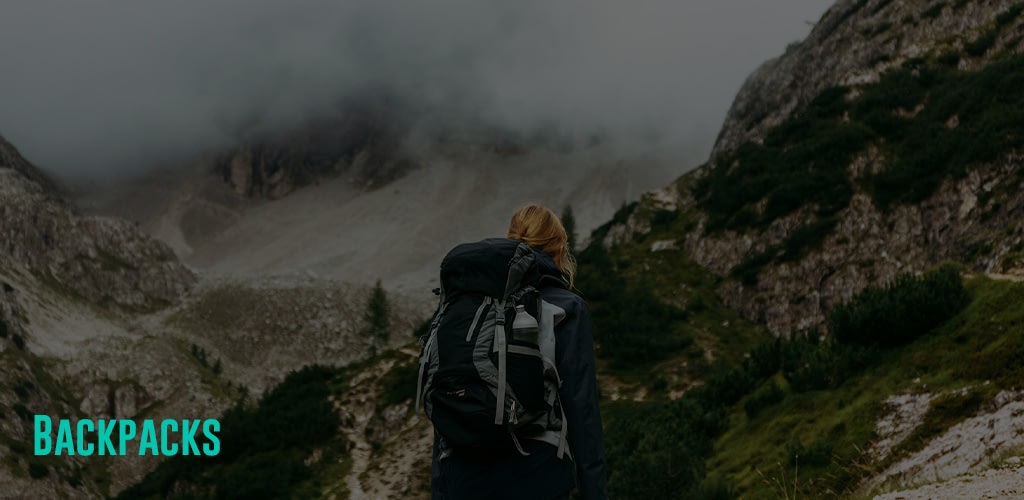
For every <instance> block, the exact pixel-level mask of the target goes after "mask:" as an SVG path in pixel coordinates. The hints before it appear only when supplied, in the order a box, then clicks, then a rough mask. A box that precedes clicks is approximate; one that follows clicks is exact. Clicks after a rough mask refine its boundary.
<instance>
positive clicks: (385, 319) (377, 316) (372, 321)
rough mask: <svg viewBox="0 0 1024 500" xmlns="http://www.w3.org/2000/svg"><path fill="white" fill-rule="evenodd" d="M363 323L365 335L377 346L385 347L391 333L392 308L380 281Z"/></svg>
mask: <svg viewBox="0 0 1024 500" xmlns="http://www.w3.org/2000/svg"><path fill="white" fill-rule="evenodd" d="M363 322H364V323H365V325H366V326H365V327H364V329H363V334H364V335H365V336H367V337H369V338H370V339H371V340H372V341H373V343H374V345H375V346H383V345H384V344H385V343H386V342H387V340H388V334H389V333H390V331H391V306H390V305H388V295H387V292H385V291H384V287H383V286H381V284H380V279H378V280H377V283H376V284H375V285H374V287H373V291H371V292H370V300H369V302H367V304H366V311H365V312H364V313H363Z"/></svg>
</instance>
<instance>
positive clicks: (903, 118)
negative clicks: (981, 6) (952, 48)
mask: <svg viewBox="0 0 1024 500" xmlns="http://www.w3.org/2000/svg"><path fill="white" fill-rule="evenodd" d="M1022 9H1024V4H1020V5H1018V6H1017V7H1014V8H1011V9H1010V10H1008V11H1007V12H1005V13H1003V14H1001V15H1000V16H999V19H1001V20H1002V21H999V20H997V22H996V23H995V25H994V26H993V27H992V33H995V35H993V38H992V41H985V40H982V38H984V36H982V37H979V39H978V40H976V41H975V42H974V43H975V44H981V45H985V46H984V47H981V45H978V46H977V47H975V46H974V45H972V44H967V45H968V46H967V47H966V48H965V51H966V52H967V54H969V55H971V54H973V53H975V52H977V51H979V50H980V51H982V52H984V51H985V50H988V47H989V46H991V44H992V43H994V39H995V38H994V37H995V36H996V35H998V33H999V32H1000V30H1002V29H1003V28H1004V27H1005V25H1007V24H1008V23H1009V22H1011V20H1012V19H1014V18H1016V17H1017V16H1018V15H1019V14H1020V11H1021V10H1022ZM958 60H959V55H958V54H956V53H949V52H946V53H943V54H940V55H938V56H936V60H935V61H932V62H929V61H928V60H924V59H919V60H912V61H908V62H907V63H906V64H905V65H904V67H903V68H900V69H896V70H893V71H891V72H889V73H887V74H885V75H884V76H883V77H882V78H881V80H880V81H879V82H878V83H876V84H872V85H867V86H864V87H863V88H861V89H859V95H858V96H857V97H855V98H848V95H850V89H849V88H845V87H835V88H831V89H828V90H826V91H824V92H822V93H821V94H820V95H819V96H818V97H817V98H816V99H814V100H813V101H812V102H811V103H810V104H809V105H808V106H807V107H806V108H805V109H803V110H801V111H799V112H797V113H795V114H794V115H792V116H791V117H790V118H788V119H787V120H785V121H784V122H783V123H782V124H780V125H779V126H777V127H775V128H774V129H772V130H771V131H769V132H768V134H767V135H766V137H765V139H764V141H763V143H755V142H748V143H745V144H742V145H741V146H739V147H738V148H736V149H735V150H734V151H732V152H730V153H728V154H724V155H722V156H721V157H720V158H719V159H718V162H717V165H716V167H715V168H713V169H711V170H710V171H709V172H708V174H707V175H706V176H705V177H704V178H702V179H701V180H700V181H698V182H697V183H695V185H694V186H693V192H694V194H695V196H696V197H697V198H698V200H699V206H700V207H701V208H702V209H703V210H704V211H705V212H706V213H707V215H708V221H707V225H706V230H707V231H708V232H716V231H722V230H748V229H750V228H755V229H757V228H764V227H766V226H767V225H768V224H770V223H771V222H772V221H775V220H777V219H779V218H780V217H784V216H787V215H790V214H793V213H795V212H797V211H798V210H800V209H808V211H807V212H806V215H807V222H805V223H804V226H802V227H800V228H798V229H797V230H796V231H794V233H793V234H792V235H791V236H790V238H789V239H788V240H787V241H786V242H785V243H784V244H782V245H781V246H776V247H772V248H769V249H767V250H766V251H765V252H763V253H761V254H756V255H753V256H751V257H750V258H749V259H748V260H747V261H746V262H744V263H743V264H741V265H740V266H738V267H737V268H736V269H734V270H733V273H732V274H733V276H734V277H736V278H738V279H741V280H743V281H745V282H747V283H754V282H756V276H757V272H758V271H759V270H760V268H761V267H763V266H764V265H766V264H768V263H770V262H773V261H776V260H782V261H784V260H790V259H796V258H800V257H801V256H802V255H803V254H804V253H806V251H807V250H809V249H812V248H814V247H815V246H816V245H818V244H820V242H821V241H822V240H823V239H824V238H825V237H827V236H828V235H829V234H830V233H831V232H832V229H833V227H834V225H835V218H834V217H835V215H836V214H837V213H838V212H839V211H840V210H842V209H844V208H846V207H847V206H848V205H849V201H850V199H851V197H852V195H853V192H854V189H855V187H856V186H854V185H853V182H854V181H853V180H851V177H850V174H849V171H848V169H849V165H850V163H851V162H852V160H853V159H854V158H855V157H856V156H857V155H859V154H862V153H864V152H865V151H866V150H867V148H868V147H869V146H874V147H876V148H877V149H878V151H879V153H881V154H880V156H881V157H882V158H883V163H884V165H883V168H881V169H880V170H879V171H877V172H872V171H869V172H865V173H863V174H862V175H861V178H860V179H859V183H860V184H859V187H860V188H862V189H864V190H866V191H867V192H868V193H870V194H871V196H872V198H873V200H874V202H875V204H876V205H878V206H879V207H881V208H883V209H885V210H888V209H890V208H892V207H894V206H896V205H899V204H903V203H916V202H919V201H921V200H923V199H925V198H927V197H928V196H930V195H931V194H932V193H934V192H935V190H936V189H937V188H938V187H939V186H940V185H941V184H942V182H943V181H944V180H945V179H948V178H959V177H961V176H963V175H965V174H966V172H967V168H968V166H970V165H973V164H978V163H984V162H991V161H994V160H996V159H998V158H999V157H1000V156H1001V155H1004V154H1006V153H1008V152H1010V151H1012V150H1014V148H1016V147H1018V145H1019V144H1021V142H1022V141H1024V93H1021V92H1019V91H1018V89H1020V88H1024V55H1012V56H1006V57H1004V58H1002V59H1000V60H996V61H994V62H992V63H991V64H989V65H987V66H985V67H984V68H983V69H981V70H978V71H975V72H960V71H956V70H955V69H954V68H952V67H951V66H955V61H958Z"/></svg>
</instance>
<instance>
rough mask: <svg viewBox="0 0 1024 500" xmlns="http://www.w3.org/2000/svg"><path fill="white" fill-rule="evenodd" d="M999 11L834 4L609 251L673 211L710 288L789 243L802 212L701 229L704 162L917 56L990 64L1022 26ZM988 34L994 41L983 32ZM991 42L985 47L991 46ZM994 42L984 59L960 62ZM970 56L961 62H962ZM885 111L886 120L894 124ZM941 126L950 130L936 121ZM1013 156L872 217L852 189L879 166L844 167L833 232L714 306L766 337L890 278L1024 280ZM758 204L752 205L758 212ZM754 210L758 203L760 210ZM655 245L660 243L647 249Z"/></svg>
mask: <svg viewBox="0 0 1024 500" xmlns="http://www.w3.org/2000/svg"><path fill="white" fill-rule="evenodd" d="M1015 5H1017V4H1016V3H1015V2H1011V1H992V2H952V3H950V2H946V3H936V4H935V5H932V2H928V1H923V0H922V1H915V0H902V1H893V0H857V1H852V0H851V1H840V2H837V3H836V4H835V5H834V6H833V7H832V8H831V9H829V11H828V12H826V14H825V15H824V16H823V17H822V19H821V21H819V22H818V24H817V25H816V27H815V28H814V30H813V32H812V33H811V35H810V36H809V37H808V38H807V39H806V40H805V41H803V42H801V43H798V44H795V45H792V46H790V47H789V49H787V51H786V53H785V54H784V55H783V56H781V57H779V58H778V59H775V60H773V61H769V62H767V63H765V64H764V65H763V66H762V67H761V68H759V69H758V70H757V71H756V72H754V73H753V74H752V75H751V76H750V77H749V78H748V80H747V82H746V83H745V85H744V86H743V88H742V90H741V91H740V93H739V95H738V96H737V98H736V101H735V103H734V104H733V106H732V109H731V110H730V112H729V114H728V117H727V118H726V121H725V126H724V127H723V129H722V131H721V133H720V135H719V139H718V141H717V143H716V146H715V148H714V152H713V153H712V158H711V161H710V162H709V163H708V164H706V165H704V166H702V167H700V168H698V169H697V170H695V171H693V172H690V173H688V174H687V175H685V176H684V177H683V178H681V179H680V180H679V181H678V182H677V183H676V184H674V185H671V186H668V187H666V188H665V189H663V190H659V191H656V192H652V193H648V194H647V195H645V196H644V197H643V199H642V200H641V202H640V206H639V207H638V209H637V210H634V212H633V214H632V215H631V216H630V218H629V220H628V221H626V222H625V223H623V224H620V225H619V226H617V227H612V228H611V229H610V230H609V231H608V233H607V234H608V237H607V238H606V240H605V241H604V243H605V245H606V246H613V245H615V244H616V243H617V242H619V241H625V240H626V239H627V238H635V237H637V236H638V235H644V234H646V233H648V232H649V231H650V227H651V224H650V221H649V220H648V218H649V217H650V214H651V213H653V212H656V211H659V210H670V211H676V210H678V211H679V212H681V213H684V214H688V215H687V216H688V217H689V218H690V219H691V220H693V221H694V224H693V225H692V226H691V227H689V228H687V229H686V230H685V232H684V233H683V234H677V235H676V236H677V240H676V243H677V245H678V246H679V247H680V248H682V249H684V250H686V251H687V253H688V254H689V255H690V257H691V258H692V259H693V260H695V261H696V262H698V263H699V264H701V265H703V266H705V267H707V268H709V269H710V270H712V271H714V272H715V273H717V274H719V275H722V276H729V275H730V272H731V271H732V270H733V269H734V268H735V267H736V266H737V265H739V264H741V263H744V262H745V261H749V260H750V259H752V258H754V257H756V256H758V255H761V254H762V253H764V252H766V251H767V250H769V249H770V248H773V247H774V248H778V247H777V246H780V245H783V244H784V242H786V241H787V238H789V237H790V236H791V235H793V234H794V232H795V231H796V230H797V229H798V228H801V227H807V226H808V225H809V224H811V223H812V222H813V221H815V220H817V216H816V215H815V212H814V207H813V206H804V207H803V208H801V209H798V210H796V211H794V212H792V213H790V214H788V215H785V216H782V217H779V218H777V219H775V220H772V221H771V222H770V223H769V224H766V225H765V226H762V227H754V226H750V227H745V228H741V229H738V230H735V229H731V230H723V231H714V232H712V231H706V230H705V228H706V224H707V221H708V215H707V214H706V213H705V212H703V211H702V208H701V206H699V203H698V201H697V197H696V196H697V195H695V194H694V193H695V191H694V186H695V185H697V184H698V183H699V181H700V179H702V178H703V177H705V176H707V175H708V173H709V172H710V171H711V169H714V168H724V167H717V166H715V165H716V160H717V159H718V158H720V157H722V155H723V154H725V153H728V152H731V151H733V150H734V149H736V148H737V147H738V146H739V145H741V144H742V143H744V142H747V141H753V142H755V143H760V142H761V141H763V140H764V138H765V136H766V135H767V133H768V132H769V131H770V130H771V129H772V127H775V126H777V125H779V124H780V123H782V122H783V121H784V120H785V119H786V118H787V117H789V116H790V115H792V114H793V113H794V112H797V111H799V110H800V109H802V108H803V107H805V106H806V105H807V104H808V103H809V102H810V101H811V100H813V99H814V98H815V97H816V96H817V95H819V94H820V93H821V92H822V91H823V90H824V89H827V88H829V87H833V86H836V85H843V86H849V87H851V88H852V89H853V91H852V92H853V94H854V95H856V93H857V92H858V86H859V85H862V84H870V83H872V82H876V81H878V79H879V75H880V74H882V73H884V72H885V71H886V70H888V69H891V68H898V67H901V66H902V65H903V63H905V62H907V61H908V60H911V59H913V58H918V57H932V58H935V57H940V56H944V55H947V54H955V55H956V57H957V58H958V62H956V65H957V66H958V69H960V70H964V71H973V70H976V69H979V68H982V67H984V66H985V65H987V64H988V63H989V62H991V61H994V60H995V58H997V57H999V56H1000V55H1005V54H1008V53H1015V52H1019V51H1020V50H1021V47H1022V45H1021V43H1022V42H1021V40H1022V39H1024V38H1022V37H1021V36H1020V34H1021V32H1024V15H1020V14H1021V13H1020V11H1019V10H1017V9H1016V8H1015V7H1014V6H1015ZM994 26H996V27H999V28H1000V29H998V30H995V31H993V27H994ZM993 33H995V34H994V35H992V34H993ZM989 35H991V36H993V38H992V39H991V41H990V45H989V46H988V47H989V48H987V49H981V50H979V49H973V50H966V49H965V47H966V46H968V45H971V44H973V43H975V42H976V40H978V39H979V38H982V37H986V36H989ZM967 54H973V55H967ZM898 111H899V110H896V111H894V112H898ZM946 126H947V127H948V128H953V127H956V126H957V124H956V123H947V124H946ZM1022 160H1024V156H1022V155H1021V154H1020V151H1019V150H1018V151H1017V152H1010V153H1007V154H1004V155H1002V156H1001V157H1000V158H998V159H997V160H996V161H992V162H988V163H976V164H972V165H970V166H968V168H967V172H966V174H965V175H963V176H961V177H957V178H949V179H946V180H945V181H944V182H943V183H942V184H941V186H940V187H939V188H938V189H936V191H935V192H934V193H933V194H931V195H930V196H929V197H927V198H926V199H924V200H923V201H921V202H918V203H914V204H905V205H900V206H897V207H894V208H892V209H890V210H882V209H880V208H879V207H878V206H876V204H875V203H874V202H873V200H872V197H871V193H870V192H868V191H866V189H865V188H863V187H862V186H861V184H860V182H859V181H860V180H861V179H862V178H863V177H864V176H865V175H866V174H865V173H866V172H876V171H878V170H879V169H882V168H885V159H884V158H882V157H881V155H879V154H878V151H877V149H876V148H874V146H871V147H869V148H868V149H867V150H866V151H863V152H861V153H860V154H858V155H856V156H855V157H854V158H853V160H852V161H851V163H850V165H849V167H848V175H849V178H850V179H851V185H852V186H853V190H854V194H853V196H852V199H851V201H850V203H849V205H848V206H846V207H845V208H844V209H842V210H840V211H839V212H838V213H836V214H835V217H836V220H837V222H836V225H835V226H834V229H832V230H831V232H830V233H829V234H828V235H827V236H826V237H824V239H823V240H822V242H821V243H820V245H818V246H817V247H815V248H813V249H811V250H810V251H808V252H806V253H805V254H804V255H802V256H801V257H800V258H798V259H790V260H789V261H786V262H779V261H775V262H771V263H769V264H767V265H765V266H763V267H762V268H761V269H760V271H759V272H758V273H757V279H756V283H752V282H751V281H747V282H744V281H743V280H740V279H728V280H724V281H723V283H722V284H721V285H720V286H719V289H718V292H719V294H720V296H721V297H722V298H723V300H724V301H725V303H726V304H727V305H729V306H730V307H732V308H734V309H737V310H739V311H740V312H741V314H742V315H743V316H744V317H746V318H748V319H751V320H755V321H758V322H760V323H763V324H765V325H766V326H767V327H768V328H769V329H770V330H771V331H772V332H773V333H775V334H777V335H788V334H790V333H791V332H794V331H803V330H808V329H811V328H819V327H823V326H825V324H824V323H825V319H826V313H827V312H828V311H829V310H830V309H831V308H832V307H834V306H835V305H836V304H838V303H841V302H843V301H846V300H848V299H849V298H851V297H852V296H853V295H854V294H856V293H857V292H858V291H860V290H861V289H863V288H864V287H865V286H868V285H874V284H883V283H886V282H888V281H889V280H891V279H892V278H894V277H895V276H897V275H899V274H904V273H917V272H921V271H924V270H926V269H928V268H930V267H932V266H935V265H937V264H938V263H941V262H942V261H945V260H955V261H958V262H962V263H964V264H965V265H966V266H967V267H968V269H969V270H971V271H975V272H989V273H1009V274H1017V273H1020V272H1022V271H1024V253H1022V250H1024V232H1022V229H1024V228H1022V227H1021V226H1022V225H1021V221H1022V219H1024V190H1022V189H1021V187H1022V186H1021V185H1022V181H1024V175H1022V172H1024V167H1022V163H1024V161H1022ZM762 203H763V201H762ZM761 206H762V208H763V205H761ZM664 245H665V243H660V244H659V248H660V247H662V246H664Z"/></svg>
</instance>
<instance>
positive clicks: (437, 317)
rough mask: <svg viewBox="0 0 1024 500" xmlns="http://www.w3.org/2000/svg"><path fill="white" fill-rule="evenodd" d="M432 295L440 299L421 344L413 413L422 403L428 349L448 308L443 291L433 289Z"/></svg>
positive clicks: (428, 355)
mask: <svg viewBox="0 0 1024 500" xmlns="http://www.w3.org/2000/svg"><path fill="white" fill-rule="evenodd" d="M434 293H435V294H437V295H440V297H441V298H440V299H439V300H438V303H437V310H436V311H434V319H433V321H431V322H430V328H429V329H428V330H427V339H426V341H425V342H424V343H423V350H422V351H420V374H419V377H417V378H416V402H415V403H414V404H413V407H412V411H413V412H415V411H416V410H417V409H419V407H420V402H422V401H423V372H424V371H426V367H427V362H428V361H429V358H430V348H431V347H433V345H434V340H435V339H434V338H435V336H436V335H435V334H436V332H437V325H438V324H440V323H441V316H443V315H444V311H445V309H447V308H448V301H447V300H446V299H445V296H444V290H442V289H435V290H434Z"/></svg>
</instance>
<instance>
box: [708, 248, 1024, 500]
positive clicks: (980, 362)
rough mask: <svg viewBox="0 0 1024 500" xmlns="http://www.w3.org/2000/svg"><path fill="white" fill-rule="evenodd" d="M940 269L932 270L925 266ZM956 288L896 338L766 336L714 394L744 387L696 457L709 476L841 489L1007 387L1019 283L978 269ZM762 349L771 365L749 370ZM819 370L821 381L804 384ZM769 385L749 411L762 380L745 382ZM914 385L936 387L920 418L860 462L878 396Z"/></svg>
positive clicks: (1023, 361)
mask: <svg viewBox="0 0 1024 500" xmlns="http://www.w3.org/2000/svg"><path fill="white" fill-rule="evenodd" d="M946 272H948V271H945V270H944V269H941V268H940V270H938V271H936V272H934V273H930V275H932V276H937V275H942V274H944V273H946ZM916 279H918V280H923V279H925V278H916ZM906 280H908V278H901V279H900V280H899V281H906ZM940 286H941V285H940ZM887 289H888V290H889V293H891V294H893V295H894V296H900V295H904V294H905V292H904V291H899V290H898V287H896V288H894V287H890V288H887ZM966 289H967V291H968V293H969V295H970V297H971V299H972V300H971V302H970V304H969V305H967V307H965V308H962V309H960V310H959V312H955V313H954V314H952V317H949V316H950V315H948V314H947V315H946V316H945V317H946V318H948V319H946V320H945V321H942V322H941V324H939V325H937V326H934V325H933V326H934V327H933V328H931V329H930V333H929V334H927V335H922V336H919V337H917V338H916V340H913V341H910V342H909V343H906V344H905V345H899V346H895V347H889V348H885V349H882V348H878V347H874V348H864V347H858V346H849V345H845V344H839V343H836V342H831V341H828V340H825V341H824V342H818V341H817V340H816V339H813V338H806V339H803V340H800V339H796V340H793V341H785V340H778V341H775V342H774V343H770V344H766V345H764V346H762V347H761V348H759V349H756V350H755V351H753V352H752V353H751V357H750V358H749V365H748V366H749V371H748V372H747V375H746V376H741V375H740V374H738V373H734V374H733V375H732V376H731V377H729V378H730V379H731V380H733V381H738V382H744V381H745V384H744V383H737V382H734V383H733V386H732V387H733V389H732V391H733V393H732V394H728V396H729V398H728V399H726V400H731V399H735V398H736V393H737V392H739V391H738V390H737V388H738V389H742V388H744V387H749V388H750V389H749V390H748V391H747V392H746V393H745V394H744V395H741V397H740V399H737V401H740V404H736V405H729V406H728V407H727V408H728V414H729V416H728V420H729V424H728V427H727V430H725V431H724V432H723V433H722V434H721V435H720V436H719V437H718V438H717V441H716V445H715V447H714V452H713V453H712V454H710V456H709V458H708V461H707V462H706V469H707V471H708V474H709V476H716V477H722V478H725V479H728V480H730V481H732V482H733V484H735V486H736V493H737V494H738V495H741V496H743V497H744V498H777V497H778V496H779V494H780V490H779V487H780V484H788V485H789V488H790V490H792V489H794V488H797V487H798V488H797V489H799V490H800V496H801V497H806V498H819V497H832V496H836V495H841V494H848V493H850V491H851V489H852V488H853V487H854V486H855V485H856V484H857V483H858V482H859V481H860V479H861V478H863V477H864V476H865V475H866V474H869V473H870V471H872V470H877V468H878V467H884V466H885V465H886V464H889V463H892V462H893V461H894V460H898V459H899V458H902V457H905V456H907V455H908V454H909V453H913V452H915V451H917V450H920V449H921V448H923V446H924V445H925V444H926V443H927V441H928V440H929V439H931V438H933V437H935V436H938V435H939V434H941V433H942V432H945V430H947V429H949V428H950V427H951V426H952V425H954V424H956V423H958V422H960V421H962V420H963V419H964V418H967V417H969V416H972V415H973V414H974V413H975V412H976V411H977V410H978V409H979V408H980V407H981V406H982V405H983V404H984V403H985V402H986V401H988V400H990V399H991V397H993V396H994V395H995V394H996V393H997V392H998V391H999V390H1002V389H1009V388H1013V387H1019V386H1020V385H1021V383H1022V382H1024V369H1022V368H1021V366H1024V340H1021V339H1022V338H1024V335H1022V334H1024V331H1021V326H1020V325H1022V324H1024V322H1022V321H1024V310H1021V308H1019V307H1014V306H1013V305H1012V304H1019V303H1020V301H1021V300H1024V284H1018V283H1010V282H1000V281H992V280H990V279H988V278H983V277H978V278H973V279H972V280H970V281H969V282H968V283H967V284H966ZM883 290H885V289H883ZM889 300H893V301H896V300H897V299H896V298H895V297H894V298H892V299H889ZM868 309H871V310H872V311H873V312H874V313H875V314H880V315H882V314H887V313H886V312H885V311H883V310H881V309H875V308H868ZM773 359H776V360H779V361H780V363H781V365H779V371H778V372H776V374H775V375H773V376H770V377H769V378H767V379H758V378H757V376H759V375H763V374H765V373H767V372H769V371H771V370H772V369H773V368H775V366H776V364H775V362H773V361H772V360H773ZM816 366H817V367H816ZM801 367H802V368H801ZM794 368H796V369H794ZM801 371H803V372H804V373H803V374H801ZM815 373H817V374H815ZM822 373H827V374H832V375H829V376H827V377H825V376H822V375H820V374H822ZM779 375H782V378H779ZM751 378H752V379H754V380H753V381H751V380H750V379H751ZM821 378H831V380H830V381H828V382H827V383H825V382H819V383H813V382H814V381H815V380H817V379H821ZM915 379H917V382H915ZM757 380H766V382H764V383H757ZM771 383H777V385H778V386H779V388H780V389H781V390H782V391H783V392H784V397H783V398H782V399H781V401H778V402H775V403H773V404H771V405H768V406H765V407H764V408H762V409H761V410H760V411H758V412H755V415H753V416H751V415H749V414H748V412H747V410H746V407H747V405H748V402H749V401H750V400H751V399H756V398H757V397H759V396H756V395H757V394H758V393H759V392H760V391H761V390H763V389H757V390H755V388H757V387H765V386H766V385H768V384H771ZM709 384H710V382H709ZM924 387H927V390H928V391H929V392H933V393H935V394H937V397H936V399H935V400H933V401H932V404H931V408H930V410H929V412H928V413H927V414H926V416H925V421H924V423H923V424H922V425H921V426H920V427H918V428H917V429H916V430H915V431H914V433H913V434H912V435H911V436H910V437H908V438H907V439H905V440H904V441H903V442H902V443H901V444H900V445H899V446H897V447H896V448H895V449H894V451H893V453H892V454H891V456H890V457H889V458H888V459H887V460H886V461H885V462H883V463H881V464H870V465H869V464H867V463H866V462H865V458H864V457H863V455H862V451H863V450H866V449H867V447H868V446H869V445H870V442H871V441H872V439H874V437H875V436H874V423H875V421H876V420H877V419H878V417H879V416H880V415H881V413H882V411H883V406H882V402H883V401H884V400H885V399H886V398H888V397H889V396H891V395H893V394H897V393H901V392H906V391H914V392H916V391H920V390H922V388H924ZM723 394H724V392H723ZM755 404H756V403H755ZM797 477H798V478H799V479H796V478H797ZM783 478H784V479H783ZM790 493H791V494H792V491H790Z"/></svg>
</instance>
